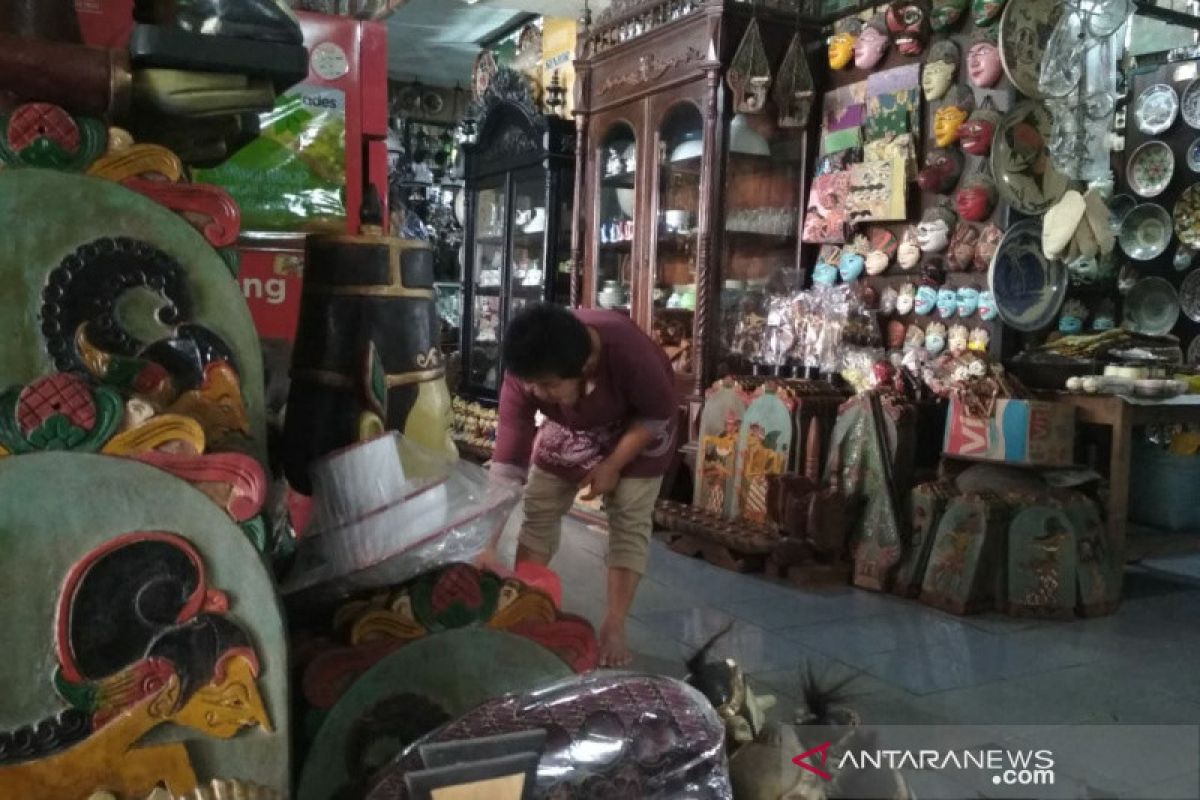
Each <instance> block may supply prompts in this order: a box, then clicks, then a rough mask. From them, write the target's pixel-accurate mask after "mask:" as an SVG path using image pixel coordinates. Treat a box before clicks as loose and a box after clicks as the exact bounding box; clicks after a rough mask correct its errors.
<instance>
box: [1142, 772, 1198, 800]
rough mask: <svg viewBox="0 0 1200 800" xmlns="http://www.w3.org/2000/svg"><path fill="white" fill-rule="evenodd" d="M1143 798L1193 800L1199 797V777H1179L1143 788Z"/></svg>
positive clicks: (1192, 775) (1193, 775)
mask: <svg viewBox="0 0 1200 800" xmlns="http://www.w3.org/2000/svg"><path fill="white" fill-rule="evenodd" d="M1145 796H1146V797H1153V798H1155V800H1195V799H1196V798H1197V797H1200V776H1197V775H1196V774H1194V773H1193V774H1191V775H1180V776H1179V777H1177V778H1170V779H1167V780H1165V781H1159V782H1157V783H1149V784H1148V785H1146V786H1145Z"/></svg>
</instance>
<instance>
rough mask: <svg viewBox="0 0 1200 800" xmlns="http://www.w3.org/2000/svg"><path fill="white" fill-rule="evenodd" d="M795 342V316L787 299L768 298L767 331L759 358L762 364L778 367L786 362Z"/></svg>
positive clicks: (789, 300)
mask: <svg viewBox="0 0 1200 800" xmlns="http://www.w3.org/2000/svg"><path fill="white" fill-rule="evenodd" d="M795 342H796V327H795V314H794V312H793V309H792V300H791V298H789V297H770V298H768V300H767V329H766V332H765V335H764V336H763V341H762V350H761V352H760V353H759V358H760V359H761V360H762V362H763V363H764V364H770V365H772V366H780V365H782V364H783V363H784V362H785V361H787V356H788V353H789V352H791V350H792V347H793V345H794V344H795Z"/></svg>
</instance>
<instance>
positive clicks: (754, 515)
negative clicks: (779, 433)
mask: <svg viewBox="0 0 1200 800" xmlns="http://www.w3.org/2000/svg"><path fill="white" fill-rule="evenodd" d="M786 461H787V457H786V455H785V454H784V453H780V452H777V451H776V450H773V449H772V448H771V447H769V446H767V443H766V432H765V431H764V430H763V427H762V426H761V425H759V424H757V423H755V424H753V425H751V426H750V430H749V431H748V433H747V435H746V448H745V450H744V451H743V453H742V465H743V466H742V480H741V485H740V486H739V492H738V503H739V506H740V507H741V510H742V516H743V517H744V518H746V519H748V520H752V521H755V522H764V521H766V519H767V478H768V477H769V476H771V475H778V474H780V473H782V472H783V468H784V466H786Z"/></svg>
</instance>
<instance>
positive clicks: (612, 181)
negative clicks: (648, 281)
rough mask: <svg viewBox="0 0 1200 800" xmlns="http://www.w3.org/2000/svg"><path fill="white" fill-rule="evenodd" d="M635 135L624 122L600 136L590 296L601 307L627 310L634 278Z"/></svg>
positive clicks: (636, 165)
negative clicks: (593, 292)
mask: <svg viewBox="0 0 1200 800" xmlns="http://www.w3.org/2000/svg"><path fill="white" fill-rule="evenodd" d="M637 167H638V164H637V139H636V137H635V135H634V132H633V129H632V128H631V127H629V125H627V124H625V123H623V122H622V123H617V124H616V125H613V126H612V127H611V128H609V130H608V132H607V133H606V134H605V135H604V137H603V139H602V140H601V145H600V152H599V159H598V163H597V170H598V172H599V175H598V178H599V179H598V180H597V183H596V185H597V187H598V191H599V195H600V196H599V197H598V198H597V200H596V215H595V220H594V224H595V225H596V226H597V230H596V231H594V236H595V239H594V241H595V242H596V272H595V274H596V280H595V292H596V296H595V297H594V298H593V300H594V304H595V305H597V306H599V307H600V308H609V309H613V310H620V311H625V312H626V313H628V312H629V307H630V287H631V283H632V281H633V252H634V229H633V220H634V216H635V214H636V208H637V206H636V203H637V195H636V192H635V189H634V186H635V183H636V178H637Z"/></svg>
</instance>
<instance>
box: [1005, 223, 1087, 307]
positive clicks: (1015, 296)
mask: <svg viewBox="0 0 1200 800" xmlns="http://www.w3.org/2000/svg"><path fill="white" fill-rule="evenodd" d="M1067 283H1068V279H1067V268H1066V267H1065V266H1063V263H1062V262H1061V261H1047V260H1046V257H1045V256H1043V255H1042V222H1041V220H1039V219H1027V220H1022V221H1021V222H1018V223H1017V224H1016V225H1013V226H1012V227H1011V228H1009V229H1008V233H1006V234H1004V238H1003V239H1002V240H1001V241H1000V246H999V247H997V248H996V255H994V256H992V266H991V269H989V270H988V288H989V289H991V291H992V296H993V297H994V298H995V300H996V308H997V310H999V312H1000V316H1001V318H1003V320H1004V321H1005V322H1006V323H1008V324H1009V325H1011V326H1012V327H1014V328H1016V329H1017V330H1019V331H1037V330H1041V329H1043V328H1045V327H1046V326H1047V325H1049V324H1050V323H1051V322H1053V321H1054V317H1055V315H1056V314H1058V310H1059V308H1061V307H1062V304H1063V300H1064V299H1065V298H1066V296H1067Z"/></svg>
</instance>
